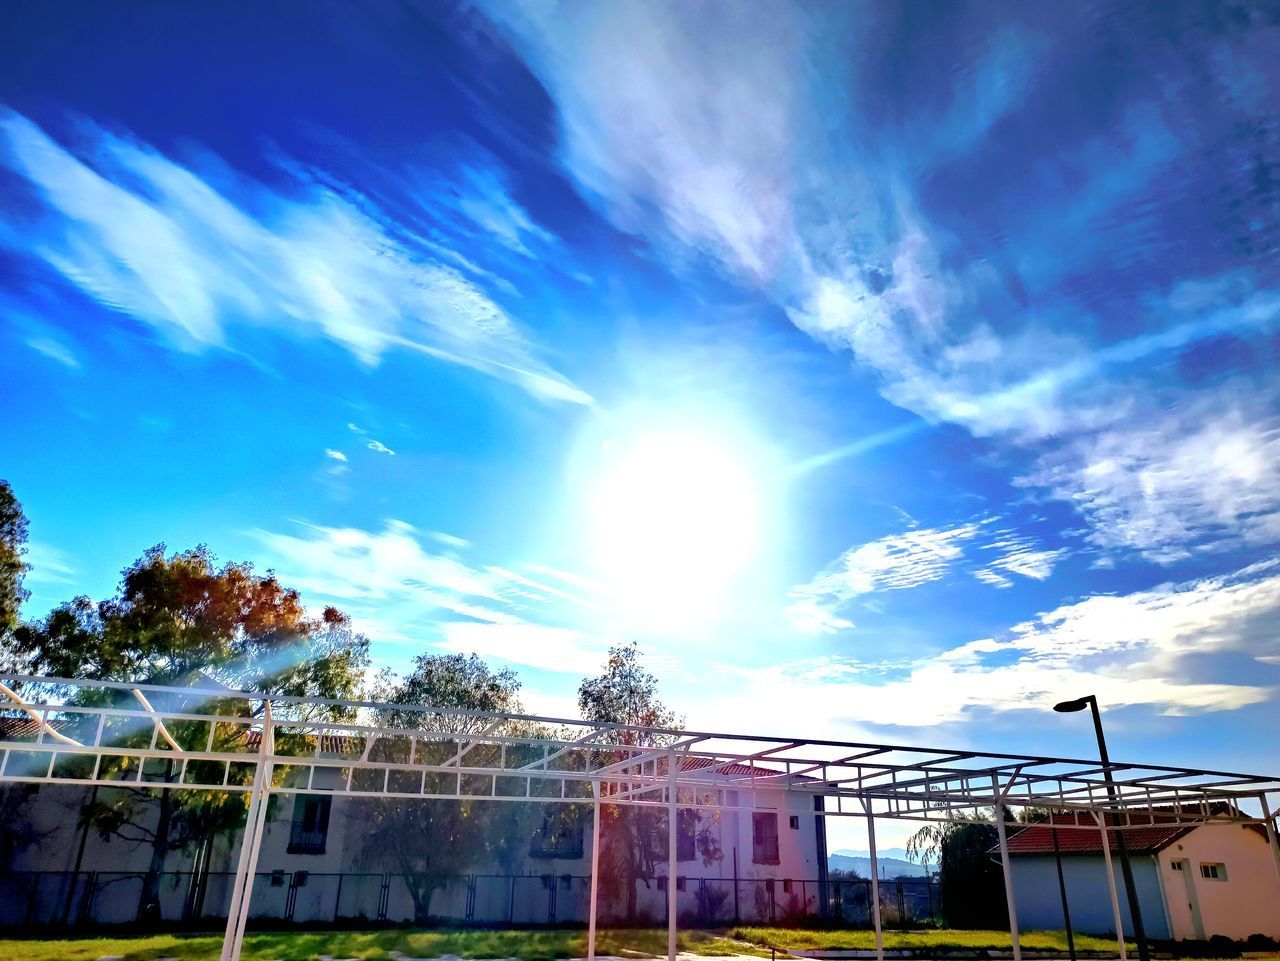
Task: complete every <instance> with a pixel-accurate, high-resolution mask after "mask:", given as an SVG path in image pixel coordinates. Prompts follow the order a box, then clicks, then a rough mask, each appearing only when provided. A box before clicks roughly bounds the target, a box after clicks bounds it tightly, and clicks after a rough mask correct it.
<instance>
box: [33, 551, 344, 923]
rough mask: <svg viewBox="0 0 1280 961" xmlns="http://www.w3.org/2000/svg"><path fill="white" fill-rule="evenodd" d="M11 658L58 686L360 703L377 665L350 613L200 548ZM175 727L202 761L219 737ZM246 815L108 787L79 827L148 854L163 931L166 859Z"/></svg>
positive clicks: (224, 806) (139, 734) (196, 795)
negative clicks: (316, 606) (314, 603)
mask: <svg viewBox="0 0 1280 961" xmlns="http://www.w3.org/2000/svg"><path fill="white" fill-rule="evenodd" d="M13 649H14V653H15V654H16V656H17V657H18V658H19V659H20V660H21V661H22V662H23V663H24V665H25V667H26V669H27V670H29V671H30V672H32V673H39V674H46V675H50V676H56V677H69V678H89V679H95V680H109V681H121V682H134V683H148V684H163V685H173V686H176V687H179V688H188V689H190V688H205V689H208V688H216V687H218V686H223V687H226V688H229V689H232V690H251V691H254V692H258V693H266V694H276V695H310V696H315V697H323V698H334V699H354V698H355V697H357V696H358V694H359V692H360V690H361V687H362V683H363V678H364V671H365V668H366V666H367V665H368V641H367V640H366V639H365V638H364V637H363V636H361V635H359V634H356V633H355V632H354V631H353V630H352V628H351V624H350V621H349V620H348V619H347V617H346V616H345V615H344V614H343V613H342V612H340V611H338V610H337V609H335V608H326V609H325V611H324V612H323V614H322V615H321V616H320V617H312V616H310V615H308V614H307V612H306V610H305V608H304V606H303V604H302V600H301V597H300V596H299V594H298V592H297V591H295V590H293V589H291V588H287V587H285V586H284V585H282V584H281V583H280V582H279V581H278V580H277V579H276V577H275V576H274V575H273V574H271V573H268V574H266V575H259V574H256V573H254V570H253V567H252V565H250V564H235V563H228V564H225V565H223V566H221V567H219V566H218V564H217V562H216V559H215V558H214V556H213V554H212V553H211V552H210V551H209V550H208V548H206V547H203V546H201V547H197V548H194V549H193V550H188V551H183V552H179V553H175V554H173V555H170V556H166V554H165V550H164V547H163V545H160V546H157V547H154V548H152V549H150V550H148V551H147V552H146V553H144V554H143V555H142V557H141V558H139V559H138V560H137V561H136V562H135V563H134V564H133V565H132V566H130V567H128V568H127V569H126V570H125V571H124V573H123V577H122V580H121V584H120V588H119V590H118V592H117V594H116V595H115V596H114V597H112V598H110V599H108V600H105V601H102V602H99V603H97V604H95V603H93V602H92V601H90V600H89V599H88V598H86V597H77V598H75V599H73V600H71V601H68V602H66V603H64V604H62V605H60V606H59V607H58V608H57V609H55V610H54V611H52V612H51V613H50V614H49V616H48V617H46V618H45V619H44V620H42V621H39V622H36V623H33V624H28V625H24V626H22V627H20V628H18V629H17V631H15V632H14V636H13ZM77 696H78V697H79V698H81V700H82V701H88V702H94V703H113V702H116V701H119V700H120V699H121V698H122V697H124V696H125V695H123V694H121V693H120V692H114V691H105V690H97V691H94V690H92V689H82V691H81V693H80V694H78V695H77ZM173 697H176V698H177V700H173ZM173 697H171V699H170V702H169V703H166V702H163V701H161V702H160V703H156V704H155V706H156V708H157V709H158V710H161V711H165V710H169V711H175V710H178V709H180V708H186V709H190V707H191V705H190V702H189V701H184V700H183V699H182V698H181V696H180V695H175V696H173ZM125 703H128V704H129V706H136V704H134V703H133V702H131V701H129V702H125ZM245 710H247V709H246V707H245V702H244V701H242V700H238V699H231V698H226V699H217V698H215V699H213V700H212V701H210V700H209V699H207V698H201V703H200V706H199V711H200V712H201V713H214V714H217V713H239V712H243V711H245ZM257 710H259V711H260V710H261V709H260V708H258V709H257ZM313 713H315V714H320V715H336V714H341V713H342V712H341V711H340V710H339V709H333V708H319V709H317V710H316V711H315V712H313ZM166 728H167V730H168V731H169V732H170V734H171V735H172V736H173V737H174V738H175V740H177V742H178V743H179V744H181V745H182V747H184V748H187V749H199V750H203V749H204V746H205V744H206V743H207V739H208V737H209V736H210V730H209V726H208V725H207V722H192V721H187V722H171V723H167V724H166ZM214 728H215V729H214V731H213V732H212V733H213V736H214V738H215V743H216V744H217V746H218V747H229V746H231V745H230V742H231V741H233V740H234V739H237V738H243V737H244V728H243V726H242V725H232V724H227V725H214ZM151 736H152V728H151V726H150V725H147V726H146V728H145V730H135V731H133V732H123V733H121V734H120V735H119V743H120V745H121V746H139V745H144V744H145V743H148V742H149V741H150V739H151ZM142 773H143V781H144V782H151V783H156V782H167V783H176V781H177V779H178V777H179V773H180V765H178V764H177V763H175V762H172V761H161V762H158V763H153V764H151V765H150V766H144V768H143V772H142ZM244 813H245V812H244V802H243V799H238V798H235V797H232V796H229V795H228V794H226V793H225V792H201V791H195V790H188V789H172V788H164V789H156V788H146V787H138V788H118V789H117V788H110V789H105V788H104V789H102V790H99V791H96V792H94V794H93V796H92V799H91V800H90V801H89V802H88V803H86V804H85V805H84V807H83V808H82V812H81V822H82V825H83V826H84V827H85V828H86V829H87V828H89V827H92V828H93V829H94V830H96V831H97V832H98V833H99V834H101V835H102V836H103V837H104V838H110V837H116V838H120V839H122V840H125V841H129V842H132V843H135V844H139V845H145V846H148V847H149V848H150V850H151V858H150V862H149V866H148V869H147V873H146V876H145V878H144V881H143V886H142V893H141V896H140V899H139V906H138V917H139V920H142V921H154V920H158V919H159V916H160V873H161V871H162V870H163V868H164V864H165V860H166V858H167V857H168V856H169V855H170V854H171V853H173V852H175V851H181V850H184V849H186V848H189V847H191V846H192V845H194V844H197V843H201V842H203V843H204V844H205V845H206V846H207V845H208V844H210V843H211V840H212V838H214V837H216V836H217V835H218V834H220V833H222V832H225V831H228V830H231V829H233V828H235V827H236V826H238V825H239V824H241V823H242V822H243V818H244Z"/></svg>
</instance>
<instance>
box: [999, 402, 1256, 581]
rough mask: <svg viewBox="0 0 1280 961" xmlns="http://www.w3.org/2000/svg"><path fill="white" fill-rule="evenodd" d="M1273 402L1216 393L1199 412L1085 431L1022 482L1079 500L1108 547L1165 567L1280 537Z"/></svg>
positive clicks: (1099, 541) (1097, 538)
mask: <svg viewBox="0 0 1280 961" xmlns="http://www.w3.org/2000/svg"><path fill="white" fill-rule="evenodd" d="M1224 400H1226V403H1224ZM1270 401H1271V398H1267V397H1266V396H1265V395H1264V396H1263V398H1261V399H1258V398H1253V399H1250V398H1245V397H1239V396H1236V397H1231V398H1229V399H1228V398H1226V397H1224V396H1223V394H1221V393H1215V394H1214V395H1212V396H1211V397H1210V398H1209V399H1208V401H1207V402H1201V403H1199V404H1196V405H1194V406H1193V407H1192V408H1191V409H1190V410H1177V411H1171V412H1165V413H1163V414H1159V415H1154V416H1152V417H1151V418H1149V419H1145V420H1143V421H1141V422H1135V423H1132V424H1128V425H1126V426H1125V427H1123V428H1114V429H1111V430H1106V431H1099V432H1096V433H1090V434H1084V435H1081V436H1079V437H1077V438H1074V439H1072V440H1071V441H1070V442H1068V443H1066V444H1063V445H1062V446H1061V447H1059V448H1058V449H1057V450H1055V451H1053V452H1052V453H1049V454H1046V455H1044V456H1043V457H1042V458H1041V460H1040V463H1039V465H1038V467H1037V469H1036V470H1035V471H1034V472H1033V473H1032V474H1030V475H1028V476H1027V477H1025V478H1023V479H1022V480H1021V481H1020V483H1022V484H1024V485H1026V486H1029V487H1039V488H1043V489H1046V490H1048V491H1049V492H1050V493H1051V494H1053V495H1054V496H1056V497H1060V498H1063V499H1071V500H1072V501H1073V502H1074V503H1075V505H1076V507H1077V509H1078V510H1079V511H1080V512H1081V513H1082V514H1083V515H1084V516H1085V517H1086V518H1087V519H1088V520H1089V521H1090V522H1091V523H1090V527H1091V531H1090V533H1089V539H1090V540H1091V541H1092V542H1093V543H1094V544H1096V545H1097V546H1099V547H1100V548H1102V549H1104V550H1108V551H1110V550H1122V549H1128V550H1134V551H1137V552H1139V553H1140V554H1142V555H1143V556H1144V557H1146V558H1147V559H1149V560H1152V561H1155V562H1157V563H1171V562H1173V561H1179V560H1182V559H1184V558H1186V557H1188V556H1190V554H1191V553H1192V552H1193V551H1206V550H1208V551H1221V550H1225V549H1228V548H1232V547H1245V546H1261V545H1266V544H1272V543H1276V542H1277V541H1280V416H1277V415H1276V414H1274V413H1272V412H1271V410H1270V409H1269V407H1270Z"/></svg>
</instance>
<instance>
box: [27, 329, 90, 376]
mask: <svg viewBox="0 0 1280 961" xmlns="http://www.w3.org/2000/svg"><path fill="white" fill-rule="evenodd" d="M27 346H28V347H30V348H31V349H32V350H34V351H35V352H36V353H38V354H43V355H44V356H45V357H48V358H49V359H50V360H53V361H57V362H58V363H59V364H62V366H64V367H70V368H71V369H72V370H78V369H79V368H80V358H78V357H77V356H76V355H75V354H74V353H73V352H72V350H71V348H70V347H68V346H67V345H66V344H64V343H62V341H60V340H55V339H54V338H52V337H32V338H30V339H29V340H28V341H27Z"/></svg>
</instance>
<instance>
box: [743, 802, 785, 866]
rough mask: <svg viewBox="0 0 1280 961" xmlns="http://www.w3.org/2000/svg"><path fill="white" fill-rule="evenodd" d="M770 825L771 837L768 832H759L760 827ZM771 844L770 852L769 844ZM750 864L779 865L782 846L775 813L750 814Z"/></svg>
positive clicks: (776, 813)
mask: <svg viewBox="0 0 1280 961" xmlns="http://www.w3.org/2000/svg"><path fill="white" fill-rule="evenodd" d="M767 824H772V825H773V831H772V837H771V836H770V834H769V831H768V830H764V831H762V830H761V826H762V825H767ZM771 843H772V851H771V850H770V844H771ZM751 863H752V864H781V863H782V846H781V844H780V843H779V836H778V812H777V811H752V812H751Z"/></svg>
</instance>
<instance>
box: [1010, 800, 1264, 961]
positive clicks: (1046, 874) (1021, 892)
mask: <svg viewBox="0 0 1280 961" xmlns="http://www.w3.org/2000/svg"><path fill="white" fill-rule="evenodd" d="M1175 861H1184V862H1186V863H1185V867H1184V870H1182V871H1177V870H1175V869H1174V867H1173V863H1174V862H1175ZM1131 863H1132V866H1133V873H1134V880H1135V882H1136V883H1137V886H1138V891H1139V905H1140V907H1141V909H1142V921H1143V926H1144V927H1145V928H1146V932H1147V935H1148V937H1151V938H1160V939H1164V938H1171V939H1174V940H1185V939H1194V940H1201V939H1206V938H1211V937H1214V936H1215V935H1222V936H1224V937H1229V938H1234V939H1245V938H1247V937H1249V936H1250V935H1252V934H1263V935H1266V936H1268V937H1273V938H1280V873H1278V871H1277V866H1276V862H1275V859H1274V857H1273V855H1272V853H1271V851H1270V849H1269V847H1268V845H1267V841H1266V839H1265V838H1264V837H1263V836H1262V835H1260V834H1259V833H1258V832H1257V831H1254V830H1252V829H1250V828H1248V827H1246V826H1245V825H1241V824H1205V825H1201V826H1200V827H1197V828H1196V829H1195V830H1193V831H1191V832H1190V833H1189V834H1187V835H1186V836H1185V837H1184V838H1183V839H1182V840H1181V841H1179V842H1177V843H1175V844H1173V845H1171V846H1170V847H1168V848H1166V849H1165V850H1163V851H1161V852H1160V853H1159V854H1158V855H1155V856H1153V855H1141V856H1137V857H1134V858H1132V859H1131ZM1202 863H1213V864H1223V865H1225V874H1226V880H1209V879H1206V878H1203V877H1202V876H1201V874H1200V865H1201V864H1202ZM1062 866H1063V873H1064V874H1065V876H1066V882H1067V903H1068V905H1069V906H1070V909H1071V924H1072V927H1073V928H1074V929H1075V930H1077V931H1084V932H1089V933H1112V932H1114V929H1115V922H1114V920H1113V913H1112V908H1111V896H1110V892H1109V890H1108V888H1107V882H1106V872H1105V867H1104V861H1103V859H1102V857H1101V856H1100V855H1099V856H1096V857H1095V856H1089V857H1081V856H1071V857H1068V856H1064V857H1063V859H1062ZM1112 866H1113V871H1114V873H1115V878H1116V892H1117V894H1118V895H1119V898H1120V912H1121V916H1122V917H1123V918H1124V925H1125V931H1126V933H1128V934H1132V933H1133V929H1132V923H1131V921H1130V919H1129V906H1128V900H1127V898H1126V896H1125V889H1124V880H1123V877H1122V875H1121V872H1120V861H1119V858H1118V857H1113V858H1112ZM1013 876H1014V884H1015V894H1016V897H1017V899H1018V919H1019V923H1020V924H1021V925H1022V927H1023V928H1026V929H1031V928H1061V927H1062V925H1063V921H1062V905H1061V899H1060V895H1059V891H1058V876H1057V870H1056V868H1055V866H1054V859H1053V856H1052V855H1023V856H1015V857H1014V858H1013ZM1188 882H1190V888H1188ZM1197 911H1198V914H1199V919H1200V923H1199V924H1197V923H1196V912H1197Z"/></svg>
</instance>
